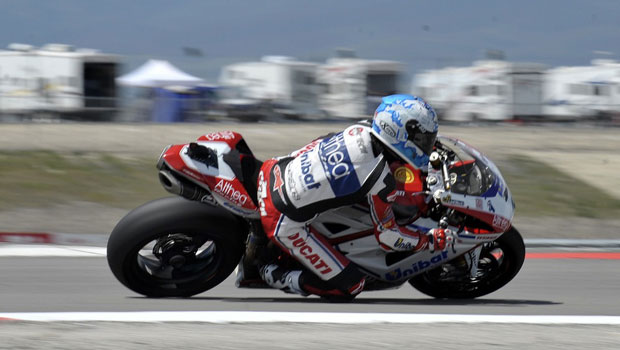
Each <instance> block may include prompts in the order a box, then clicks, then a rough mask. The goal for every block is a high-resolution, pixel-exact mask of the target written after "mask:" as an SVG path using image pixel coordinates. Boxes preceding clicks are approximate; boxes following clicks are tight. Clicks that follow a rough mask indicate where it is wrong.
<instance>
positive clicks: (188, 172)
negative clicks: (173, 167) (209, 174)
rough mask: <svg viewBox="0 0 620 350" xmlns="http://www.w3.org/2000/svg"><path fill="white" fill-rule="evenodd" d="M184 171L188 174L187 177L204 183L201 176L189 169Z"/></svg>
mask: <svg viewBox="0 0 620 350" xmlns="http://www.w3.org/2000/svg"><path fill="white" fill-rule="evenodd" d="M182 171H183V173H184V174H187V175H189V176H191V177H193V178H194V179H198V180H201V181H202V178H201V177H200V176H198V175H196V174H195V173H194V172H193V171H191V170H189V169H183V170H182Z"/></svg>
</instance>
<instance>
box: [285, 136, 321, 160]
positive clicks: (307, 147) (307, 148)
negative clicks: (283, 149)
mask: <svg viewBox="0 0 620 350" xmlns="http://www.w3.org/2000/svg"><path fill="white" fill-rule="evenodd" d="M321 140H322V139H317V140H314V141H312V142H310V143H309V144H307V145H305V146H304V147H303V148H301V149H298V150H297V151H295V152H293V153H291V156H292V157H299V156H300V155H302V154H304V153H306V152H308V151H311V150H312V149H313V148H314V147H315V146H316V145H318V144H319V143H320V142H321Z"/></svg>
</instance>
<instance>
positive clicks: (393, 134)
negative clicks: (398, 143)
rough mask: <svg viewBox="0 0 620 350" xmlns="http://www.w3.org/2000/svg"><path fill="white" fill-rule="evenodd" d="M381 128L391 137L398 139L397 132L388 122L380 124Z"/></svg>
mask: <svg viewBox="0 0 620 350" xmlns="http://www.w3.org/2000/svg"><path fill="white" fill-rule="evenodd" d="M379 127H381V129H382V130H383V131H385V133H386V134H388V135H390V137H393V138H396V131H394V129H392V127H391V126H389V125H388V124H387V123H386V122H384V121H381V122H379Z"/></svg>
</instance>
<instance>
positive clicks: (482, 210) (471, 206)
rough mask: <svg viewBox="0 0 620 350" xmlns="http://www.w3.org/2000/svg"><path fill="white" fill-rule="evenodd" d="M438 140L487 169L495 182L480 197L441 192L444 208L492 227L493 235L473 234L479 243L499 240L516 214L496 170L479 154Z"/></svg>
mask: <svg viewBox="0 0 620 350" xmlns="http://www.w3.org/2000/svg"><path fill="white" fill-rule="evenodd" d="M441 138H442V139H443V140H446V141H447V143H451V144H453V145H455V146H456V147H458V148H459V149H460V150H462V151H464V152H465V153H466V154H467V155H469V156H470V157H471V158H472V159H471V161H470V162H472V163H473V162H477V163H479V164H481V165H484V166H486V167H488V168H489V169H490V170H491V172H492V175H493V178H494V179H493V181H492V184H491V185H490V186H489V188H488V189H486V190H485V191H484V192H483V193H481V194H479V195H472V194H466V193H457V192H455V191H454V190H452V191H446V192H443V193H442V194H441V195H440V200H441V203H442V204H443V205H444V206H446V207H450V208H454V209H456V210H458V211H460V212H463V213H465V214H468V215H471V216H473V217H475V218H478V219H479V220H481V221H483V222H485V223H486V224H488V225H489V226H490V227H492V229H493V231H492V232H479V231H478V232H475V234H476V235H477V236H478V237H479V238H478V239H483V237H484V236H487V235H488V236H497V237H499V234H501V233H503V232H506V231H507V230H508V229H509V228H510V226H511V225H512V218H513V216H514V211H515V207H514V202H513V199H512V194H511V193H510V190H509V189H508V186H507V185H506V181H505V180H504V178H503V177H502V175H501V173H500V171H499V169H498V168H497V166H496V165H495V164H494V163H493V162H492V161H491V160H489V159H488V158H487V157H486V156H485V155H483V154H482V153H481V152H480V151H478V150H476V149H475V148H473V147H471V146H469V145H468V144H466V143H464V142H463V141H460V140H457V139H453V138H448V137H443V136H442V137H441ZM466 162H467V161H466ZM461 163H462V162H461ZM453 166H454V165H453ZM454 181H455V180H454V179H451V183H454ZM453 189H454V188H453ZM472 234H473V232H472ZM480 235H482V237H480ZM484 238H492V237H484Z"/></svg>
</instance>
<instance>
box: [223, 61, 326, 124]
mask: <svg viewBox="0 0 620 350" xmlns="http://www.w3.org/2000/svg"><path fill="white" fill-rule="evenodd" d="M317 67H318V64H317V63H313V62H303V61H298V60H295V59H294V58H292V57H287V56H265V57H263V58H262V59H261V60H260V61H256V62H242V63H235V64H231V65H228V66H225V67H224V68H222V71H221V73H220V78H219V84H220V85H221V86H222V89H223V94H224V95H225V96H226V94H227V93H226V91H227V90H228V91H229V93H228V95H230V96H229V97H228V98H226V97H225V98H224V99H223V100H222V101H221V102H222V103H223V104H224V105H226V104H230V105H231V106H230V110H231V111H234V110H243V109H245V110H247V111H246V112H247V113H250V114H251V113H252V112H253V111H252V109H256V108H259V109H260V110H259V111H257V112H258V113H265V106H271V108H272V109H273V113H276V114H280V115H284V116H287V117H291V118H315V117H317V116H320V114H321V112H320V110H319V109H318V105H317V100H318V92H319V91H318V86H317V84H316V71H317ZM234 105H239V106H237V108H235V106H234ZM242 105H243V106H245V107H243V106H242ZM233 113H234V112H233Z"/></svg>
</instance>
